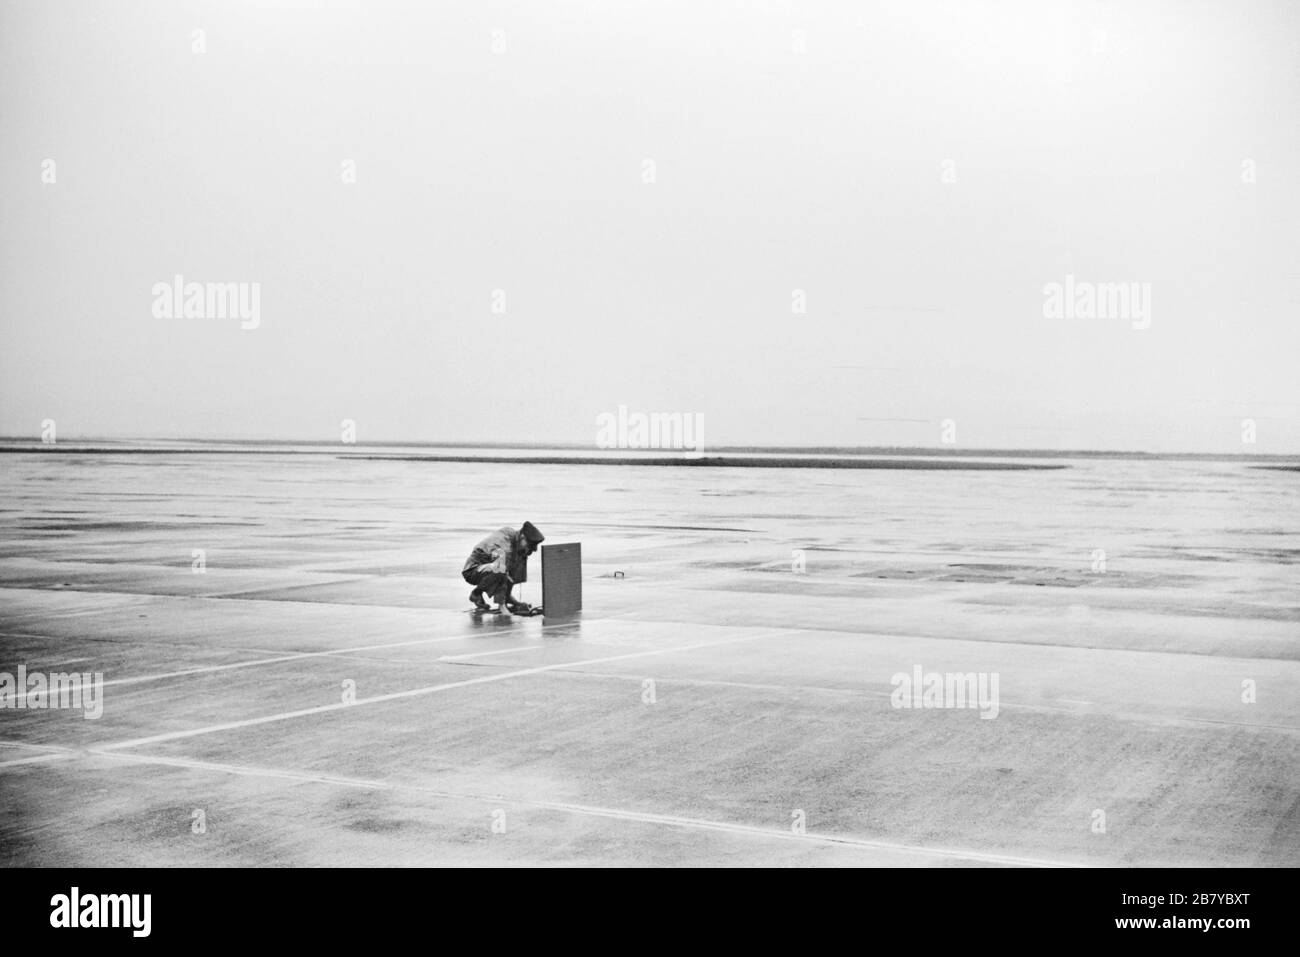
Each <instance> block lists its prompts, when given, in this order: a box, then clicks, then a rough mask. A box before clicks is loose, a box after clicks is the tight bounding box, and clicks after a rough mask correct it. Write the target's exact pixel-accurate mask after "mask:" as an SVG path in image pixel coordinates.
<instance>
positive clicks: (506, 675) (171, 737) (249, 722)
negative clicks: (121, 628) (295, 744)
mask: <svg viewBox="0 0 1300 957" xmlns="http://www.w3.org/2000/svg"><path fill="white" fill-rule="evenodd" d="M792 634H798V631H797V630H793V629H775V630H768V631H765V632H764V633H763V634H760V635H741V636H740V637H738V638H725V639H722V640H720V641H709V642H703V643H700V644H695V645H674V646H673V647H671V648H654V649H651V650H649V651H635V652H631V653H629V654H625V655H610V656H607V657H604V658H589V659H587V660H585V661H565V662H560V663H557V664H552V665H541V666H539V667H536V668H523V669H520V670H517V671H504V672H499V673H497V674H492V675H483V676H481V677H478V678H466V679H465V680H463V681H450V682H446V683H444V684H437V685H426V686H425V687H423V688H411V689H409V690H407V691H394V692H392V693H391V694H385V695H376V696H375V697H373V698H358V699H357V700H356V701H354V702H353V703H352V704H344V703H342V702H339V703H337V704H323V705H317V706H316V707H314V708H301V709H299V710H297V711H284V712H281V713H280V714H268V715H263V716H262V717H260V718H245V719H244V720H242V721H227V722H224V723H223V724H214V725H209V726H207V727H204V728H191V729H189V730H188V731H170V732H167V733H164V734H156V735H151V736H149V737H147V738H134V739H132V740H130V741H118V742H116V743H114V744H106V745H101V746H100V748H99V749H98V750H101V751H111V750H117V749H119V748H134V747H139V746H141V745H145V744H157V743H158V742H160V741H175V740H177V739H180V738H193V737H197V736H199V735H204V734H215V733H216V732H219V731H233V730H235V729H237V728H248V727H252V726H254V725H259V724H270V723H272V722H275V721H288V720H290V719H293V718H302V717H306V716H307V715H311V714H327V713H329V712H331V711H342V710H344V709H346V708H360V707H362V706H364V705H368V704H381V703H383V702H386V701H400V700H401V699H403V698H414V697H419V696H422V695H429V694H436V693H437V692H439V691H450V690H452V689H453V688H467V687H470V686H471V685H480V684H488V683H490V682H495V681H506V680H508V679H510V678H521V677H524V676H526V675H536V674H542V673H543V672H546V671H559V670H561V669H564V668H578V667H582V666H584V665H598V664H604V663H605V662H609V661H628V660H630V659H632V658H648V657H652V656H655V655H668V654H672V653H673V652H677V651H695V650H697V649H700V648H716V647H719V646H722V645H735V644H739V643H741V642H746V641H761V640H763V639H765V638H777V637H782V636H786V635H792Z"/></svg>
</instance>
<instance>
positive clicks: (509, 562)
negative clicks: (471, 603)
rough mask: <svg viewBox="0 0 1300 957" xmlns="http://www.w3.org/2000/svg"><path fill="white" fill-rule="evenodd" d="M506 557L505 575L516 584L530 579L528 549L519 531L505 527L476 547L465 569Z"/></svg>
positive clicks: (466, 561) (466, 562)
mask: <svg viewBox="0 0 1300 957" xmlns="http://www.w3.org/2000/svg"><path fill="white" fill-rule="evenodd" d="M503 556H504V558H505V562H504V564H505V573H506V574H507V575H509V576H510V579H511V580H512V581H515V582H522V581H526V580H527V578H528V555H527V547H526V546H525V545H524V543H523V540H522V538H521V536H520V534H519V530H518V529H515V528H511V527H510V526H509V525H503V526H501V527H500V528H498V529H497V530H496V531H495V532H493V533H492V534H491V535H489V536H487V537H486V538H485V539H483V541H481V542H479V543H478V544H477V545H475V546H474V551H472V552H470V556H469V558H467V559H466V560H465V569H466V570H468V569H470V568H475V567H477V566H479V565H486V564H493V563H496V562H497V561H498V560H499V559H501V558H502V557H503Z"/></svg>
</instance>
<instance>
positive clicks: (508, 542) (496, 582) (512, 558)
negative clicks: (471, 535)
mask: <svg viewBox="0 0 1300 957" xmlns="http://www.w3.org/2000/svg"><path fill="white" fill-rule="evenodd" d="M545 540H546V538H545V536H544V535H542V533H541V532H539V531H538V530H537V526H535V525H534V524H533V523H532V522H524V524H523V525H522V526H521V527H520V528H517V529H515V528H511V527H510V526H509V525H506V526H504V527H502V528H498V529H497V530H496V531H495V532H493V533H492V534H491V535H489V536H488V537H487V538H485V539H483V541H481V542H479V543H478V544H477V545H475V546H474V551H472V552H471V553H470V556H469V558H467V559H466V560H465V567H464V569H462V570H461V576H462V577H463V578H464V579H465V581H467V582H469V583H470V584H471V585H473V586H474V590H473V591H472V592H470V593H469V600H470V601H472V602H473V603H474V604H475V605H476V606H477V607H479V608H481V609H483V610H484V611H487V610H488V607H489V606H488V603H487V602H486V601H484V600H483V596H484V595H487V596H488V597H490V598H491V599H492V600H493V601H494V602H496V605H497V611H498V612H502V611H508V612H511V613H513V614H517V615H520V614H522V615H527V614H530V613H531V612H532V608H530V607H529V606H528V605H527V604H525V603H524V602H517V601H515V600H514V599H512V598H511V597H510V590H511V589H512V588H513V587H514V586H515V583H516V582H521V581H524V580H525V578H527V575H528V556H529V555H531V554H532V553H533V552H535V551H537V546H538V545H540V544H541V543H542V542H543V541H545Z"/></svg>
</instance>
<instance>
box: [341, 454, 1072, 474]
mask: <svg viewBox="0 0 1300 957" xmlns="http://www.w3.org/2000/svg"><path fill="white" fill-rule="evenodd" d="M339 458H343V459H366V460H375V461H382V462H473V463H475V464H479V463H483V462H497V463H508V464H514V465H658V466H666V467H674V466H675V467H678V468H684V467H688V466H697V467H703V468H741V469H917V470H933V469H938V470H944V471H954V470H962V471H996V472H1007V471H1013V472H1021V471H1031V470H1042V469H1063V468H1068V467H1069V466H1066V465H1038V464H1029V463H1025V462H964V461H957V460H953V459H848V458H837V459H832V458H793V457H791V458H785V457H776V456H772V457H768V456H764V457H762V458H759V457H755V456H741V455H735V456H705V457H701V458H686V457H684V456H683V457H681V458H649V457H644V458H643V457H640V456H627V457H619V458H614V457H608V458H606V457H592V456H572V455H568V456H566V455H340V456H339Z"/></svg>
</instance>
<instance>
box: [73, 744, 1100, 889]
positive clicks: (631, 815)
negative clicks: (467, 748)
mask: <svg viewBox="0 0 1300 957" xmlns="http://www.w3.org/2000/svg"><path fill="white" fill-rule="evenodd" d="M91 753H92V754H95V755H98V756H100V757H105V758H114V759H119V760H125V761H132V762H137V763H143V764H163V765H169V766H172V767H182V768H192V769H195V770H201V771H217V772H221V773H225V774H238V775H246V776H251V777H264V778H279V779H282V780H288V781H295V782H301V783H309V784H325V785H331V786H337V787H350V788H360V789H364V790H370V791H413V792H416V793H419V794H426V795H431V796H433V797H439V798H445V799H448V800H468V801H481V802H483V803H485V804H496V805H500V804H509V805H512V806H515V807H528V808H535V809H537V810H543V811H563V812H567V813H570V814H582V815H587V816H590V817H603V818H607V819H610V820H615V821H631V822H636V823H639V824H655V825H660V826H666V827H676V828H686V829H692V830H706V831H721V832H723V833H727V834H734V835H738V836H743V837H751V838H761V839H768V840H781V841H795V842H798V843H803V844H817V845H822V846H837V847H849V848H859V849H862V850H876V851H888V852H891V853H904V854H919V855H922V856H927V857H940V858H945V859H948V860H959V861H979V862H981V863H986V864H1002V865H1018V866H1021V867H1080V866H1087V865H1080V864H1077V863H1074V862H1071V861H1051V860H1044V859H1042V858H1032V857H1021V856H1018V855H1012V854H995V853H989V852H985V851H967V850H960V849H956V848H944V847H925V846H922V845H918V844H902V843H898V842H895V841H878V840H868V839H866V838H857V837H848V836H839V835H833V834H815V833H808V832H804V833H803V834H796V833H795V832H793V831H790V830H785V829H781V828H767V827H756V826H754V825H750V824H734V823H732V822H729V821H711V820H708V819H705V818H696V817H682V816H680V815H675V814H653V813H650V812H647V811H627V810H622V809H619V808H608V807H597V806H594V805H588V804H572V803H569V802H566V801H540V800H536V799H529V798H512V797H507V796H504V795H500V794H478V793H473V792H460V791H445V790H441V789H437V788H427V787H421V786H420V785H416V784H395V783H392V782H388V781H375V780H367V779H364V778H347V777H339V776H335V775H318V774H306V773H303V772H298V771H280V770H275V769H270V768H254V767H247V766H242V765H234V764H218V763H213V762H208V761H196V760H191V759H189V758H167V757H154V756H149V755H142V754H117V753H112V752H107V751H105V750H103V749H91Z"/></svg>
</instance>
